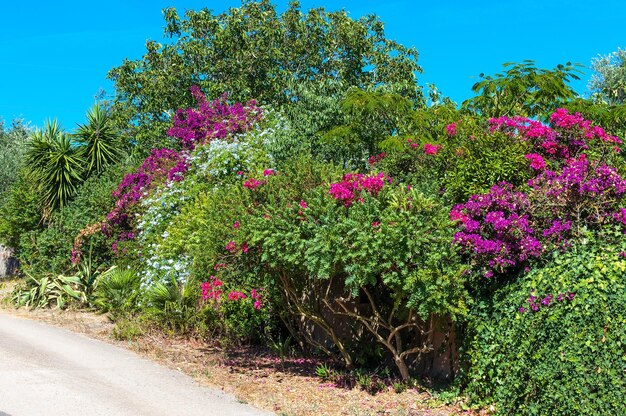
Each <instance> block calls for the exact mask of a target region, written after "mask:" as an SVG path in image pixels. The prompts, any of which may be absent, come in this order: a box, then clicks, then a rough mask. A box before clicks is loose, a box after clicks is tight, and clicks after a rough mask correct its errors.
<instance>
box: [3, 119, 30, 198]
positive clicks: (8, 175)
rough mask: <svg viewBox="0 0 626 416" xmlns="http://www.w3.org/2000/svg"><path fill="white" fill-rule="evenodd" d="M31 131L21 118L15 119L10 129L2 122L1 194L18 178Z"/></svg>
mask: <svg viewBox="0 0 626 416" xmlns="http://www.w3.org/2000/svg"><path fill="white" fill-rule="evenodd" d="M29 133H30V132H29V130H28V127H26V126H25V125H24V122H23V121H21V120H13V123H12V124H11V127H10V128H8V129H7V128H5V126H4V123H2V122H0V195H4V194H5V193H6V192H8V191H9V188H10V187H11V185H12V184H13V183H14V182H15V181H16V180H17V176H18V172H19V170H20V166H21V164H22V158H23V156H24V152H25V151H26V144H27V142H28V136H29Z"/></svg>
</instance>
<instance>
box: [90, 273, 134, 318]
mask: <svg viewBox="0 0 626 416" xmlns="http://www.w3.org/2000/svg"><path fill="white" fill-rule="evenodd" d="M140 284H141V279H140V277H139V275H138V274H137V272H136V271H135V270H132V269H119V268H115V269H113V270H111V271H109V272H108V273H104V274H101V275H100V276H99V277H98V278H97V279H96V281H95V285H94V286H95V287H94V290H93V293H92V298H91V299H90V301H91V304H92V305H93V306H94V307H95V308H96V309H98V310H99V311H102V312H112V313H113V314H124V313H129V312H132V311H133V310H135V309H136V308H137V307H138V301H139V295H140Z"/></svg>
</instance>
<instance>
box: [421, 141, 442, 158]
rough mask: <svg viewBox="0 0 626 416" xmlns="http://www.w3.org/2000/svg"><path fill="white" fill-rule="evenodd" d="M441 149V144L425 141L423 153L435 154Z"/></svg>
mask: <svg viewBox="0 0 626 416" xmlns="http://www.w3.org/2000/svg"><path fill="white" fill-rule="evenodd" d="M439 150H441V145H439V144H431V143H426V144H425V145H424V153H426V154H427V155H436V154H437V153H438V152H439Z"/></svg>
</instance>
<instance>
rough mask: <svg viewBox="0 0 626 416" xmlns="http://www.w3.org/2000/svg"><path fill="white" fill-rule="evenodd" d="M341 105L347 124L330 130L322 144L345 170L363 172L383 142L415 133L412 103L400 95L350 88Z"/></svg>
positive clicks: (323, 137) (324, 136) (323, 138)
mask: <svg viewBox="0 0 626 416" xmlns="http://www.w3.org/2000/svg"><path fill="white" fill-rule="evenodd" d="M340 105H341V107H340V108H341V111H342V114H343V120H344V124H342V125H339V126H335V127H334V128H332V129H330V130H329V131H327V132H326V133H325V134H324V135H323V136H322V143H321V144H322V145H325V146H326V147H328V148H329V149H328V150H327V152H326V153H327V154H329V155H332V160H333V161H334V162H335V163H340V164H341V165H342V166H344V168H347V169H355V168H356V169H361V170H362V169H364V168H365V167H366V166H367V163H366V162H367V159H368V157H369V156H371V155H374V154H376V153H378V152H379V151H380V148H381V144H382V143H383V142H387V143H388V142H389V141H390V139H396V140H398V136H399V137H403V136H406V135H407V134H411V133H412V129H413V125H412V123H411V122H412V116H413V113H414V111H413V103H412V102H411V100H410V99H408V98H405V97H403V96H401V95H399V94H392V93H388V92H382V91H377V92H367V91H364V90H359V89H351V90H349V91H348V93H347V95H346V98H345V99H343V100H342V101H341V102H340ZM387 147H389V146H387Z"/></svg>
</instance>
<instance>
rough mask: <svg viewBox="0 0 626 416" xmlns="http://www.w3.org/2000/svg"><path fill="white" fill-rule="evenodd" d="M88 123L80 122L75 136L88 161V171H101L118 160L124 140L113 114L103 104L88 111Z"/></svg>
mask: <svg viewBox="0 0 626 416" xmlns="http://www.w3.org/2000/svg"><path fill="white" fill-rule="evenodd" d="M87 121H88V122H87V123H86V124H78V128H77V129H76V132H75V133H74V135H73V136H74V138H75V139H76V141H77V142H78V143H79V145H80V147H81V154H82V157H83V158H84V159H85V161H86V162H87V173H88V174H91V173H99V172H102V170H103V169H104V168H106V167H107V166H108V165H110V164H112V163H115V162H117V160H118V159H119V157H120V155H121V154H122V142H121V140H120V139H119V136H118V134H117V131H116V129H115V127H114V126H113V123H112V122H111V114H110V112H109V111H107V109H105V108H104V107H102V106H101V105H98V104H96V105H94V106H93V107H92V108H91V109H90V110H89V111H88V112H87Z"/></svg>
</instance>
